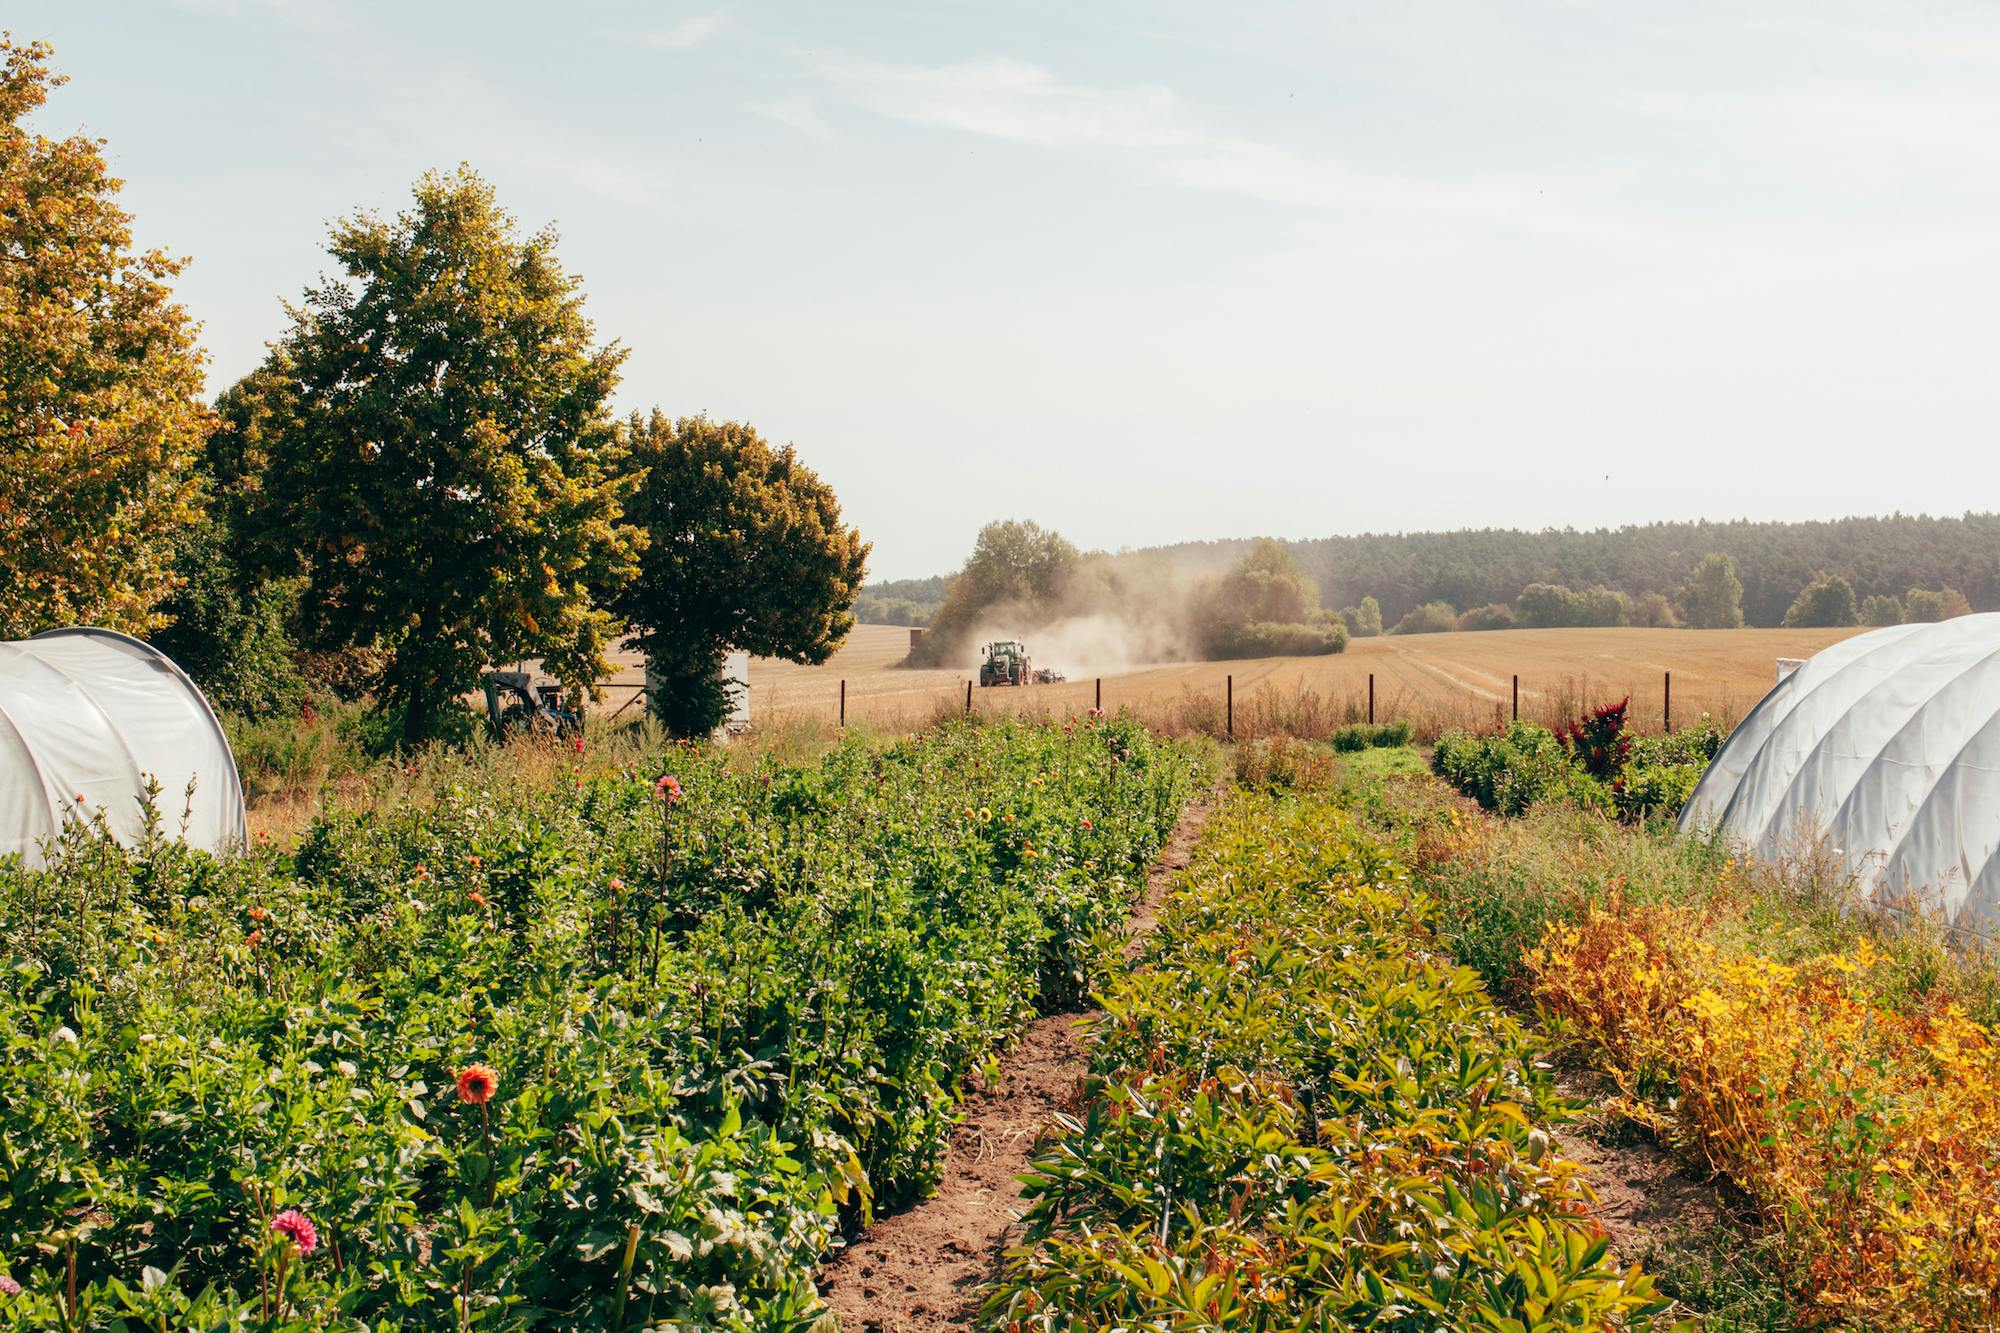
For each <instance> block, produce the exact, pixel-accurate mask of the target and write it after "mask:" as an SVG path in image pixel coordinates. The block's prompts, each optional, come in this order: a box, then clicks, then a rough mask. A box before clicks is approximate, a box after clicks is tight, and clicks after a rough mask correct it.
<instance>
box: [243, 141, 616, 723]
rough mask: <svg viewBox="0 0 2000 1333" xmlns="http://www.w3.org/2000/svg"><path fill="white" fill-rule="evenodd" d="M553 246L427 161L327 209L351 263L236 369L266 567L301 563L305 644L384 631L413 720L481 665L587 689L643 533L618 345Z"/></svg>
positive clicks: (407, 718)
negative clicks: (412, 181)
mask: <svg viewBox="0 0 2000 1333" xmlns="http://www.w3.org/2000/svg"><path fill="white" fill-rule="evenodd" d="M555 243H556V237H555V234H554V232H553V231H549V230H544V231H542V232H539V233H536V234H534V235H531V236H526V237H523V236H521V235H519V234H518V232H517V229H516V226H515V223H514V220H513V219H512V218H511V217H510V216H509V215H508V214H507V213H506V212H505V211H504V210H502V208H501V207H500V204H499V202H498V200H497V199H496V198H495V195H494V192H493V189H492V187H491V186H489V185H488V184H487V183H486V182H485V181H483V180H482V179H480V177H479V176H478V175H476V174H475V173H473V172H472V171H471V170H470V169H467V168H461V169H460V170H458V171H457V172H454V173H450V174H440V173H431V174H429V175H426V176H425V177H423V179H422V180H420V181H418V182H417V185H416V188H415V191H414V202H413V204H412V206H411V207H410V208H409V209H408V210H406V211H405V212H403V213H401V214H399V215H397V216H396V217H395V218H383V217H381V216H378V215H376V214H372V213H362V214H357V215H355V216H353V217H350V218H348V219H346V220H344V221H342V222H340V223H339V224H338V225H336V227H335V228H334V230H333V234H332V238H331V241H330V244H329V247H328V248H329V250H330V252H331V254H332V255H333V258H334V259H335V260H336V261H337V262H338V263H339V265H340V269H341V272H340V274H339V275H338V276H335V277H331V278H328V279H326V280H324V281H322V283H321V284H320V285H319V286H318V287H316V288H314V289H312V290H311V291H309V292H307V294H306V297H305V300H304V303H303V304H302V305H301V306H299V307H298V308H297V309H296V310H295V311H294V318H293V322H292V327H291V328H290V330H289V331H288V332H287V333H286V334H285V335H284V337H283V338H282V339H281V340H280V341H279V342H278V343H276V344H275V345H274V346H273V349H272V352H271V356H270V358H269V360H268V361H267V363H266V365H265V367H264V370H263V372H262V373H261V374H260V375H258V376H256V377H254V378H253V379H252V380H250V381H247V382H246V384H245V386H244V391H245V395H246V396H247V397H250V398H252V399H254V400H255V401H254V402H252V403H247V404H245V406H244V409H243V413H242V415H243V417H244V419H245V421H246V422H248V423H250V424H249V425H248V427H247V428H246V430H245V433H244V436H243V439H242V440H241V442H240V447H241V449H242V450H243V451H244V454H245V456H246V457H248V458H251V459H253V460H254V461H255V464H256V468H255V470H257V471H258V472H259V473H260V475H261V493H260V495H259V496H258V509H259V520H258V521H259V526H260V529H261V532H260V538H259V540H258V542H257V543H256V545H257V548H258V550H259V551H260V553H261V556H262V558H263V561H264V563H265V566H266V568H267V570H268V572H271V573H275V574H292V573H296V574H297V575H299V576H301V577H302V578H303V580H304V591H303V595H302V597H301V601H300V605H301V624H302V628H303V630H304V632H305V633H306V635H307V637H308V640H309V643H310V644H311V646H316V647H334V648H337V647H343V646H349V645H364V646H366V645H373V646H379V647H380V648H381V649H382V650H383V652H384V653H385V657H384V659H383V666H382V669H381V670H380V672H379V673H378V675H377V677H376V679H375V680H374V681H373V685H374V687H375V690H376V696H377V703H378V705H379V706H381V707H383V708H385V709H392V708H400V709H401V710H402V713H403V735H404V738H405V739H406V740H411V741H416V740H422V739H425V738H427V737H429V736H430V735H432V734H434V732H435V730H436V728H437V727H438V726H439V724H440V721H441V715H442V710H443V709H444V707H445V705H446V704H447V703H448V702H449V701H450V700H451V699H453V698H454V697H455V696H457V695H459V694H460V693H462V692H464V691H466V690H469V689H470V688H472V687H473V686H474V685H475V684H476V683H477V677H478V673H479V670H480V668H481V667H483V666H484V665H486V664H487V663H490V662H502V661H509V660H512V659H515V658H523V657H538V658H540V659H542V663H543V668H544V670H546V671H547V672H548V673H549V674H550V675H552V676H554V677H555V678H556V679H558V680H560V681H563V682H565V683H567V684H569V685H572V686H573V687H577V688H581V687H583V686H584V685H586V684H588V683H589V682H591V681H594V680H595V679H597V678H598V677H599V676H600V675H601V674H603V672H604V671H605V670H606V667H607V664H606V663H605V661H604V650H605V648H606V646H607V644H608V643H609V641H610V639H611V637H612V635H613V633H614V630H615V627H614V624H613V622H612V618H611V616H610V613H609V612H607V611H606V610H605V609H604V608H603V607H602V606H600V605H599V604H598V602H597V600H596V597H595V595H594V594H595V593H596V592H597V591H598V590H601V589H604V588H606V587H608V586H610V585H611V584H612V583H614V582H615V581H617V580H618V579H620V578H623V577H624V576H625V575H627V574H629V573H630V572H631V570H632V568H633V548H634V545H635V540H634V537H633V534H632V533H631V531H630V530H629V529H628V528H627V527H625V526H624V525H623V524H621V522H620V521H619V514H620V509H619V491H620V488H621V486H622V484H623V483H622V482H621V481H620V479H619V477H620V470H619V461H620V460H619V454H620V451H621V449H622V440H621V433H620V431H619V429H618V423H617V422H616V420H615V419H614V418H613V416H612V414H611V411H610V408H609V405H608V404H609V398H610V394H611V391H612V388H613V386H614V385H615V384H616V382H617V378H618V368H619V366H620V364H621V363H622V362H623V360H624V357H625V353H624V351H623V350H622V349H620V348H619V347H618V346H616V345H615V344H612V345H607V346H598V345H596V344H595V343H594V333H593V329H592V326H591V324H590V321H589V320H588V319H587V318H585V316H584V313H583V297H582V293H581V290H580V282H579V280H578V279H577V278H575V277H573V276H571V275H569V274H568V273H566V272H565V271H564V270H563V268H562V266H561V265H560V264H559V263H558V261H557V259H556V254H555Z"/></svg>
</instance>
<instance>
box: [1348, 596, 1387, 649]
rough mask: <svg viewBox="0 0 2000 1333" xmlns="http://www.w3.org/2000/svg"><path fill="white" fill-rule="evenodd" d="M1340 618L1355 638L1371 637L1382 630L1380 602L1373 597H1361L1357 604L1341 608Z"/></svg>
mask: <svg viewBox="0 0 2000 1333" xmlns="http://www.w3.org/2000/svg"><path fill="white" fill-rule="evenodd" d="M1340 618H1341V620H1342V621H1343V622H1345V623H1346V625H1347V632H1348V633H1349V634H1351V635H1353V636H1354V637H1355V638H1357V639H1372V638H1374V637H1375V636H1376V635H1378V634H1380V633H1381V632H1382V604H1381V603H1380V602H1378V601H1376V600H1375V599H1374V598H1373V597H1363V598H1362V599H1361V604H1360V605H1359V606H1350V607H1347V608H1345V609H1343V610H1342V611H1341V613H1340Z"/></svg>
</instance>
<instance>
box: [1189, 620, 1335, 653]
mask: <svg viewBox="0 0 2000 1333" xmlns="http://www.w3.org/2000/svg"><path fill="white" fill-rule="evenodd" d="M1210 634H1211V637H1210V638H1209V640H1208V642H1207V645H1206V651H1207V653H1208V656H1209V657H1210V658H1211V659H1213V660H1229V659H1237V658H1246V657H1324V656H1326V655H1327V654H1329V653H1337V652H1341V651H1343V650H1345V649H1346V647H1347V627H1346V626H1345V625H1342V624H1339V623H1337V622H1336V623H1333V624H1325V623H1315V624H1296V623H1293V624H1280V623H1278V622H1276V621H1270V620H1252V621H1249V622H1247V623H1245V624H1240V625H1217V626H1212V627H1211V631H1210Z"/></svg>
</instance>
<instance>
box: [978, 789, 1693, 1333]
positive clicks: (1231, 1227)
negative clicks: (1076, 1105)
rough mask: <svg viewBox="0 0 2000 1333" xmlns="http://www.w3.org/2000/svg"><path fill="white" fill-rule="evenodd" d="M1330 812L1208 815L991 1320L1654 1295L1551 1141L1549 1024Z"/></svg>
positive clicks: (1629, 1309)
mask: <svg viewBox="0 0 2000 1333" xmlns="http://www.w3.org/2000/svg"><path fill="white" fill-rule="evenodd" d="M1334 799H1335V798H1333V797H1331V796H1329V795H1327V794H1325V793H1312V794H1302V795H1301V794H1290V795H1285V796H1270V795H1263V794H1253V793H1243V794H1240V795H1238V796H1236V797H1235V798H1233V799H1232V800H1231V801H1230V803H1229V804H1228V805H1227V806H1225V808H1224V809H1223V810H1221V811H1220V812H1218V814H1217V815H1216V816H1215V817H1214V819H1213V821H1212V823H1211V825H1210V827H1209V830H1208V831H1207V833H1206V834H1205V836H1204V839H1203V843H1202V846H1201V848H1200V850H1199V851H1198V853H1197V855H1196V858H1195V860H1194V863H1193V865H1192V866H1191V868H1190V869H1189V871H1188V872H1187V873H1186V875H1185V877H1184V878H1183V880H1182V881H1181V883H1180V884H1179V886H1178V888H1177V890H1176V892H1175V894H1174V896H1173V897H1172V899H1171V900H1170V902H1169V904H1168V908H1167V911H1166V913H1165V915H1164V917H1163V920H1162V924H1161V928H1160V931H1159V934H1158V935H1157V936H1156V937H1155V939H1154V941H1153V943H1152V944H1151V946H1150V947H1149V949H1148V952H1147V955H1146V957H1145V959H1144V962H1143V964H1142V965H1141V966H1139V967H1138V968H1136V969H1135V970H1133V971H1132V972H1130V973H1128V974H1125V975H1122V976H1121V977H1120V978H1119V979H1118V980H1117V981H1115V982H1114V983H1112V984H1111V985H1110V986H1109V988H1108V990H1107V992H1106V993H1105V994H1104V995H1103V997H1102V1002H1103V1007H1104V1017H1103V1019H1102V1021H1101V1023H1100V1025H1099V1026H1098V1028H1097V1029H1096V1032H1095V1041H1094V1049H1093V1054H1092V1067H1093V1071H1094V1072H1093V1075H1092V1078H1091V1081H1090V1083H1089V1085H1088V1087H1087V1090H1086V1096H1085V1098H1084V1102H1083V1105H1082V1107H1081V1109H1080V1110H1079V1112H1078V1114H1077V1115H1076V1116H1074V1117H1066V1118H1064V1119H1063V1120H1062V1121H1061V1123H1060V1132H1059V1133H1058V1134H1057V1135H1056V1137H1055V1138H1054V1140H1053V1141H1052V1142H1051V1143H1050V1144H1048V1145H1047V1146H1046V1148H1045V1149H1044V1151H1042V1153H1041V1154H1040V1155H1039V1156H1038V1157H1037V1159H1036V1161H1035V1163H1034V1167H1033V1172H1032V1175H1031V1176H1030V1177H1028V1183H1027V1192H1028V1195H1029V1197H1030V1198H1031V1200H1032V1207H1031V1209H1030V1211H1029V1213H1028V1215H1027V1219H1026V1236H1025V1238H1024V1241H1023V1243H1022V1245H1021V1246H1020V1247H1019V1248H1018V1249H1017V1250H1016V1251H1015V1252H1014V1253H1013V1255H1012V1257H1011V1259H1010V1267H1009V1269H1008V1271H1007V1274H1006V1277H1005V1279H1004V1281H1003V1282H1002V1283H1001V1284H1000V1285H999V1286H998V1288H997V1289H996V1290H995V1291H994V1292H993V1293H992V1294H991V1296H990V1299H989V1300H988V1302H987V1305H986V1309H985V1317H986V1319H987V1320H988V1321H989V1323H990V1324H991V1326H993V1327H995V1328H1004V1329H1009V1330H1023V1329H1039V1330H1050V1331H1053V1330H1066V1331H1067V1330H1075V1329H1082V1328H1157V1329H1197V1328H1199V1329H1210V1330H1223V1329H1229V1330H1237V1329H1241V1330H1250V1329H1258V1330H1263V1329H1271V1330H1277V1329H1350V1328H1377V1329H1418V1328H1439V1327H1450V1328H1462V1329H1496V1330H1497V1329H1509V1330H1530V1329H1533V1330H1543V1329H1556V1328H1586V1327H1588V1328H1603V1327H1615V1326H1625V1327H1647V1326H1650V1325H1651V1323H1652V1318H1653V1316H1654V1315H1655V1314H1656V1313H1657V1312H1658V1311H1660V1310H1661V1309H1663V1308H1664V1307H1665V1305H1666V1302H1665V1301H1663V1300H1661V1299H1660V1298H1658V1297H1657V1296H1656V1295H1655V1294H1654V1293H1653V1291H1652V1287H1651V1280H1650V1279H1649V1278H1647V1277H1645V1276H1643V1275H1641V1274H1640V1273H1639V1272H1637V1271H1636V1270H1633V1271H1629V1272H1622V1271H1620V1270H1619V1269H1618V1268H1617V1267H1616V1266H1615V1265H1613V1264H1612V1263H1611V1262H1610V1261H1609V1260H1608V1258H1607V1246H1606V1241H1605V1239H1604V1237H1603V1235H1602V1234H1601V1233H1600V1232H1599V1230H1598V1229H1597V1228H1596V1226H1595V1225H1594V1224H1592V1223H1591V1222H1590V1221H1588V1220H1587V1219H1586V1218H1585V1217H1583V1216H1582V1215H1581V1214H1582V1212H1583V1207H1584V1203H1583V1190H1582V1186H1581V1184H1580V1182H1579V1180H1578V1177H1577V1174H1576V1171H1575V1169H1574V1168H1573V1167H1572V1166H1571V1165H1569V1164H1568V1163H1566V1162H1564V1161H1563V1160H1561V1159H1560V1158H1559V1157H1558V1156H1557V1155H1556V1154H1555V1153H1553V1152H1552V1151H1550V1149H1549V1145H1548V1139H1547V1137H1546V1134H1545V1132H1544V1131H1543V1130H1542V1129H1541V1128H1539V1126H1540V1125H1542V1124H1543V1123H1545V1122H1546V1121H1547V1120H1549V1119H1550V1118H1551V1117H1552V1116H1554V1115H1556V1114H1557V1113H1558V1112H1559V1109H1560V1103H1559V1099H1558V1098H1557V1097H1556V1095H1555V1093H1554V1091H1553V1090H1552V1087H1551V1085H1550V1082H1549V1078H1548V1075H1547V1074H1546V1073H1545V1072H1544V1071H1545V1069H1546V1065H1545V1064H1544V1062H1543V1060H1542V1055H1543V1051H1542V1048H1541V1046H1540V1045H1539V1043H1538V1041H1537V1039H1536V1038H1535V1037H1534V1036H1533V1035H1532V1034H1531V1033H1530V1032H1528V1031H1527V1030H1526V1029H1524V1028H1523V1027H1522V1026H1520V1025H1519V1024H1518V1023H1516V1022H1515V1021H1514V1020H1513V1019H1512V1018H1510V1017H1508V1016H1506V1015H1504V1014H1503V1013H1501V1012H1500V1011H1498V1010H1497V1009H1496V1008H1495V1007H1494V1005H1493V1002H1492V1000H1491V999H1490V998H1489V997H1488V995H1487V993H1486V992H1485V990H1484V989H1483V988H1482V987H1481V985H1480V984H1479V981H1478V979H1477V977H1476V976H1475V975H1474V974H1473V973H1472V972H1470V971H1469V970H1467V969H1465V968H1462V967H1459V966H1456V965H1455V964H1453V963H1452V962H1450V961H1449V960H1448V959H1446V958H1444V957H1443V956H1441V954H1440V952H1439V951H1438V948H1437V946H1436V943H1435V941H1434V939H1433V937H1432V935H1431V933H1430V931H1429V929H1428V925H1427V922H1428V915H1429V907H1428V904H1427V903H1426V902H1425V900H1424V899H1423V898H1421V897H1420V896H1416V895H1413V894H1411V892H1410V891H1409V886H1408V884H1407V882H1406V879H1405V875H1404V872H1403V870H1402V869H1401V867H1400V866H1399V865H1398V863H1397V862H1396V860H1395V859H1394V858H1393V857H1392V856H1391V855H1390V854H1389V853H1388V852H1387V851H1386V850H1385V847H1384V845H1383V844H1382V843H1381V842H1380V841H1379V840H1378V839H1376V838H1375V837H1373V836H1371V835H1368V834H1365V833H1363V832H1361V831H1360V830H1359V829H1358V828H1357V827H1356V825H1355V824H1354V823H1353V822H1352V820H1351V819H1349V818H1348V817H1347V816H1345V815H1343V814H1341V813H1339V812H1338V811H1337V810H1336V809H1335V808H1334Z"/></svg>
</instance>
